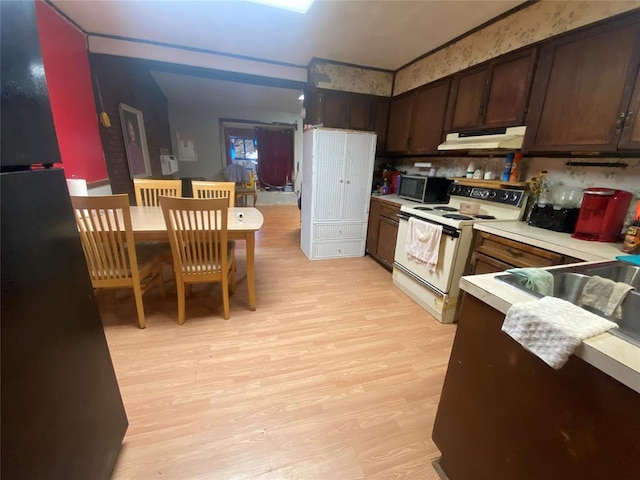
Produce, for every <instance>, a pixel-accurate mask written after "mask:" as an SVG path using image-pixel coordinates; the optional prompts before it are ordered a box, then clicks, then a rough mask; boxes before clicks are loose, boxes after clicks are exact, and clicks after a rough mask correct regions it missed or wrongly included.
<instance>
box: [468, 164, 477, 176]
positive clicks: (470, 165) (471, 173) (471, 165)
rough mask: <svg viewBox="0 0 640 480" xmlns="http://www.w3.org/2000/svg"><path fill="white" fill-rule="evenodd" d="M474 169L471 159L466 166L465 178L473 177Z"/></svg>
mask: <svg viewBox="0 0 640 480" xmlns="http://www.w3.org/2000/svg"><path fill="white" fill-rule="evenodd" d="M475 171H476V166H475V165H474V164H473V160H471V161H470V162H469V165H468V166H467V175H466V176H467V178H473V174H474V172H475Z"/></svg>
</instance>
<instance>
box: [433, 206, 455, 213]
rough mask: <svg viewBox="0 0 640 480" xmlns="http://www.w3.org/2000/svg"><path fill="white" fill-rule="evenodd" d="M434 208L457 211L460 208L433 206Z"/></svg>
mask: <svg viewBox="0 0 640 480" xmlns="http://www.w3.org/2000/svg"><path fill="white" fill-rule="evenodd" d="M433 209H434V210H442V211H443V212H457V211H458V209H457V208H453V207H447V206H444V207H433Z"/></svg>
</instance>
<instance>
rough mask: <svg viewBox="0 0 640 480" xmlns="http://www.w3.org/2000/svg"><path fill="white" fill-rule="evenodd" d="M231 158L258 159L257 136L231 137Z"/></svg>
mask: <svg viewBox="0 0 640 480" xmlns="http://www.w3.org/2000/svg"><path fill="white" fill-rule="evenodd" d="M230 143H231V152H230V153H231V160H232V161H234V160H257V159H258V149H257V147H256V145H257V142H256V140H255V138H246V137H234V136H232V137H230Z"/></svg>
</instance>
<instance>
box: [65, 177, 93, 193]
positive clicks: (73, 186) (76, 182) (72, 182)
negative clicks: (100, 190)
mask: <svg viewBox="0 0 640 480" xmlns="http://www.w3.org/2000/svg"><path fill="white" fill-rule="evenodd" d="M67 188H68V189H69V195H71V196H72V197H86V196H88V195H89V192H88V191H87V181H86V180H84V179H82V178H72V179H68V180H67Z"/></svg>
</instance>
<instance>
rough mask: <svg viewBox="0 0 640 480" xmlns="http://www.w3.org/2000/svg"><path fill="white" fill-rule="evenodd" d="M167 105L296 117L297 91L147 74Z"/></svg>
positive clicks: (298, 106)
mask: <svg viewBox="0 0 640 480" xmlns="http://www.w3.org/2000/svg"><path fill="white" fill-rule="evenodd" d="M151 75H153V78H154V80H155V81H156V83H157V84H158V85H159V86H160V89H161V90H162V92H163V93H164V95H165V97H167V100H168V101H169V103H171V104H175V105H182V106H183V107H185V108H192V109H206V108H209V107H214V106H220V105H228V106H233V107H248V108H250V109H252V110H264V111H267V112H283V113H300V112H301V111H302V101H300V100H298V96H299V95H300V93H301V92H300V91H299V90H289V89H286V88H276V87H265V86H261V85H252V84H246V83H235V82H225V81H222V80H213V79H209V78H201V77H191V76H186V75H178V74H174V73H164V72H151Z"/></svg>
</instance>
